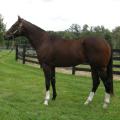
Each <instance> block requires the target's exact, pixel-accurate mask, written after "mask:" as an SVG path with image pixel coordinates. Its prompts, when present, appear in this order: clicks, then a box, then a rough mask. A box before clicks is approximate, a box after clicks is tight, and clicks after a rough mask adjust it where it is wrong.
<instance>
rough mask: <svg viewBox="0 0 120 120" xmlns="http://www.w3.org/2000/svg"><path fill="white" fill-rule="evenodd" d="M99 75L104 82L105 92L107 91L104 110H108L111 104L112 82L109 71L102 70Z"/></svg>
mask: <svg viewBox="0 0 120 120" xmlns="http://www.w3.org/2000/svg"><path fill="white" fill-rule="evenodd" d="M99 75H100V78H101V80H102V81H103V84H104V86H105V91H106V93H105V98H104V104H103V108H107V106H108V104H109V103H110V81H109V80H108V76H107V69H106V68H102V69H101V70H100V71H99Z"/></svg>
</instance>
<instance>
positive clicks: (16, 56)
mask: <svg viewBox="0 0 120 120" xmlns="http://www.w3.org/2000/svg"><path fill="white" fill-rule="evenodd" d="M15 60H16V61H17V60H18V44H17V45H16V54H15Z"/></svg>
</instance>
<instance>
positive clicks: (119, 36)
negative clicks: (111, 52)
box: [112, 26, 120, 48]
mask: <svg viewBox="0 0 120 120" xmlns="http://www.w3.org/2000/svg"><path fill="white" fill-rule="evenodd" d="M112 44H113V48H120V26H118V27H116V28H115V29H113V30H112Z"/></svg>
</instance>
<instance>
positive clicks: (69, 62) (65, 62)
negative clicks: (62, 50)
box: [53, 58, 83, 67]
mask: <svg viewBox="0 0 120 120" xmlns="http://www.w3.org/2000/svg"><path fill="white" fill-rule="evenodd" d="M81 63H83V60H80V59H75V58H74V59H73V58H69V59H65V58H61V59H57V60H55V61H54V62H53V65H54V66H56V67H71V66H76V65H78V64H81Z"/></svg>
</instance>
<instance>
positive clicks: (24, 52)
mask: <svg viewBox="0 0 120 120" xmlns="http://www.w3.org/2000/svg"><path fill="white" fill-rule="evenodd" d="M25 54H26V45H23V55H22V56H23V64H25Z"/></svg>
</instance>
